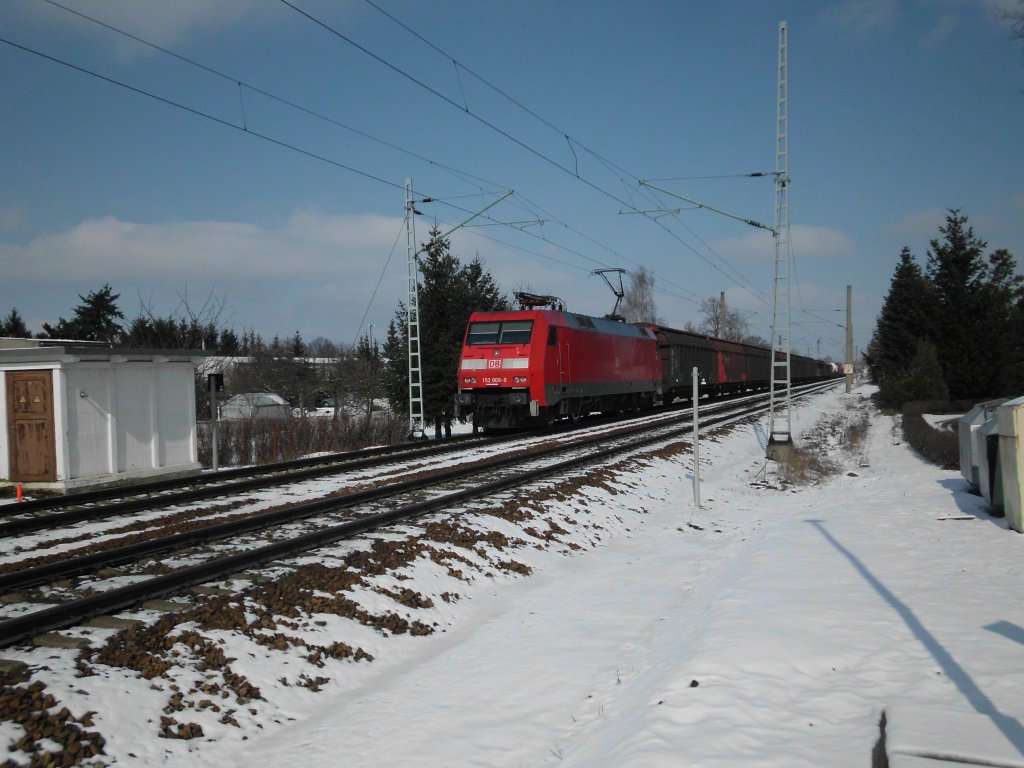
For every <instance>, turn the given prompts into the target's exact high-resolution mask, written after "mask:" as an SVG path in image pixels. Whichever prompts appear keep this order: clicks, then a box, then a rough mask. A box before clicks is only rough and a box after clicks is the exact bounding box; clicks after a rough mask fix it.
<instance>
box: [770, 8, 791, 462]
mask: <svg viewBox="0 0 1024 768" xmlns="http://www.w3.org/2000/svg"><path fill="white" fill-rule="evenodd" d="M786 48H787V30H786V22H785V21H780V22H779V101H778V111H777V113H776V114H777V119H776V126H775V229H774V235H775V280H774V283H773V290H772V365H771V369H772V375H771V392H770V396H769V406H768V453H769V458H771V455H772V451H773V446H775V445H788V444H789V443H791V442H792V440H793V437H792V433H791V429H792V420H791V417H790V399H791V391H790V388H791V377H790V373H791V371H790V360H789V357H790V340H789V335H790V314H789V273H790V265H789V262H790V257H791V255H792V248H791V246H790V241H789V72H788V54H787V50H786Z"/></svg>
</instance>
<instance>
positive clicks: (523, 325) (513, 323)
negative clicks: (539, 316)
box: [498, 320, 533, 344]
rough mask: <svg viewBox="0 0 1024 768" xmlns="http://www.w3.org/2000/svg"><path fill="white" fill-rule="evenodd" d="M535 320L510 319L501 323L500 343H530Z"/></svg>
mask: <svg viewBox="0 0 1024 768" xmlns="http://www.w3.org/2000/svg"><path fill="white" fill-rule="evenodd" d="M532 333H533V320H510V321H506V322H504V323H502V324H501V337H500V338H499V339H498V343H499V344H529V343H530V335H531V334H532Z"/></svg>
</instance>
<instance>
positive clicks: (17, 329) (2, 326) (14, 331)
mask: <svg viewBox="0 0 1024 768" xmlns="http://www.w3.org/2000/svg"><path fill="white" fill-rule="evenodd" d="M0 336H10V337H12V338H16V339H31V338H32V333H31V332H30V331H29V329H28V326H26V325H25V319H24V318H23V317H22V316H21V313H20V312H18V308H17V307H12V308H11V311H10V312H9V313H8V314H7V317H6V318H4V319H3V320H0Z"/></svg>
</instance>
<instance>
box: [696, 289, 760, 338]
mask: <svg viewBox="0 0 1024 768" xmlns="http://www.w3.org/2000/svg"><path fill="white" fill-rule="evenodd" d="M700 314H701V318H703V319H702V320H701V322H700V325H699V326H698V327H699V328H700V332H701V333H706V334H707V335H708V336H715V337H717V338H719V339H725V340H726V341H743V340H744V339H745V338H747V337H748V335H749V332H750V323H749V322H748V321H747V319H746V318H745V317H743V315H742V314H740V312H739V310H735V309H729V308H728V307H727V306H726V305H725V304H724V302H723V300H722V297H717V296H711V297H709V298H707V299H704V300H703V301H702V302H701V303H700Z"/></svg>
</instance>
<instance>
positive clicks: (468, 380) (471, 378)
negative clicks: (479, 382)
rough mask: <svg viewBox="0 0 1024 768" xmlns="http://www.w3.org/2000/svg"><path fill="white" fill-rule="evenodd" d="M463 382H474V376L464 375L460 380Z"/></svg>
mask: <svg viewBox="0 0 1024 768" xmlns="http://www.w3.org/2000/svg"><path fill="white" fill-rule="evenodd" d="M462 383H463V384H476V376H466V377H465V378H464V379H463V380H462Z"/></svg>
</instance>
